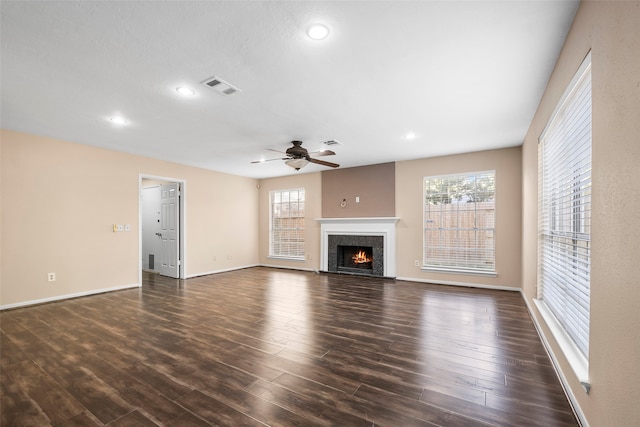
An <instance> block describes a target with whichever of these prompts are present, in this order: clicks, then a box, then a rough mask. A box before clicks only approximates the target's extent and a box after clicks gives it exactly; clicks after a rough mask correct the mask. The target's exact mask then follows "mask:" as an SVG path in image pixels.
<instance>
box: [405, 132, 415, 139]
mask: <svg viewBox="0 0 640 427" xmlns="http://www.w3.org/2000/svg"><path fill="white" fill-rule="evenodd" d="M404 137H405V138H406V139H415V138H416V134H415V133H413V132H409V133H407V134H406V135H405V136H404Z"/></svg>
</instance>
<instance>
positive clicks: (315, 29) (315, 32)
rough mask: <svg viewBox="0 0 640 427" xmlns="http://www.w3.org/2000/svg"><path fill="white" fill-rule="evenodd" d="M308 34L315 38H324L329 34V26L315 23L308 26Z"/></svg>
mask: <svg viewBox="0 0 640 427" xmlns="http://www.w3.org/2000/svg"><path fill="white" fill-rule="evenodd" d="M307 35H308V36H309V38H312V39H313V40H322V39H324V38H326V37H327V36H328V35H329V28H328V27H327V26H326V25H322V24H313V25H311V26H310V27H309V28H307Z"/></svg>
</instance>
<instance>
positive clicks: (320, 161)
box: [309, 157, 340, 168]
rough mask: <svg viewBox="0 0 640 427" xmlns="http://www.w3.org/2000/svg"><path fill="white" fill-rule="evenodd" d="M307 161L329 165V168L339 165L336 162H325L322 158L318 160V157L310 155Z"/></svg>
mask: <svg viewBox="0 0 640 427" xmlns="http://www.w3.org/2000/svg"><path fill="white" fill-rule="evenodd" d="M309 161H310V162H311V163H315V164H317V165H322V166H329V167H330V168H337V167H340V165H339V164H337V163H331V162H325V161H324V160H318V159H314V158H311V157H310V158H309Z"/></svg>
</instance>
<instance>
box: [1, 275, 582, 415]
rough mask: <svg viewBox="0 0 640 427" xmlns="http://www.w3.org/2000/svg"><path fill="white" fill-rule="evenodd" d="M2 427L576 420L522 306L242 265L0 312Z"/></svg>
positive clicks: (448, 290) (483, 293)
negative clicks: (129, 288)
mask: <svg viewBox="0 0 640 427" xmlns="http://www.w3.org/2000/svg"><path fill="white" fill-rule="evenodd" d="M0 329H1V339H2V341H1V343H0V351H1V354H0V356H1V359H0V361H1V363H0V367H1V372H0V375H1V389H0V393H1V394H0V398H1V407H0V409H1V412H2V418H1V425H2V426H7V427H8V426H47V425H55V426H103V425H108V426H155V425H162V426H208V425H221V426H266V425H269V426H291V425H293V426H316V425H317V426H378V425H380V426H403V427H404V426H447V427H450V426H454V427H455V426H545V427H548V426H576V425H577V422H576V419H575V417H574V416H573V414H572V412H571V408H570V406H569V404H568V402H567V399H566V397H565V395H564V393H563V391H562V388H561V386H560V383H559V381H558V378H557V377H556V375H555V373H554V370H553V368H552V366H551V364H550V362H549V359H548V357H547V355H546V353H545V351H544V348H543V346H542V344H541V342H540V339H539V337H538V336H537V334H536V331H535V329H534V326H533V324H532V322H531V319H530V317H529V315H528V313H527V311H526V308H525V305H524V302H523V301H522V298H521V296H520V295H519V294H518V293H516V292H507V291H493V290H482V289H468V288H459V287H447V286H439V285H429V284H423V283H412V282H403V281H394V280H388V279H378V278H371V277H359V276H347V275H334V274H316V273H313V272H301V271H290V270H279V269H270V268H251V269H246V270H239V271H233V272H228V273H221V274H216V275H211V276H204V277H199V278H194V279H189V280H174V279H168V278H164V277H161V276H158V275H144V284H143V286H142V288H140V289H132V290H124V291H118V292H111V293H106V294H101V295H95V296H90V297H85V298H77V299H71V300H66V301H61V302H55V303H50V304H43V305H38V306H32V307H26V308H21V309H15V310H7V311H4V312H2V313H0Z"/></svg>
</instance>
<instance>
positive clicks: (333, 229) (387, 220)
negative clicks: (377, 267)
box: [316, 217, 400, 278]
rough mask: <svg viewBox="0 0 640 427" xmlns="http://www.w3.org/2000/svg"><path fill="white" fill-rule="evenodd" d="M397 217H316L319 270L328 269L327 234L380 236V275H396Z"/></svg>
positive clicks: (390, 276) (389, 276) (391, 276)
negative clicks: (318, 233)
mask: <svg viewBox="0 0 640 427" xmlns="http://www.w3.org/2000/svg"><path fill="white" fill-rule="evenodd" d="M399 220H400V218H399V217H365V218H316V221H318V222H319V223H320V270H321V271H328V270H329V257H328V247H329V236H330V235H352V236H382V238H383V245H384V268H383V273H382V275H383V276H384V277H388V278H393V277H395V275H396V251H397V248H396V223H397V222H398V221H399Z"/></svg>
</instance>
